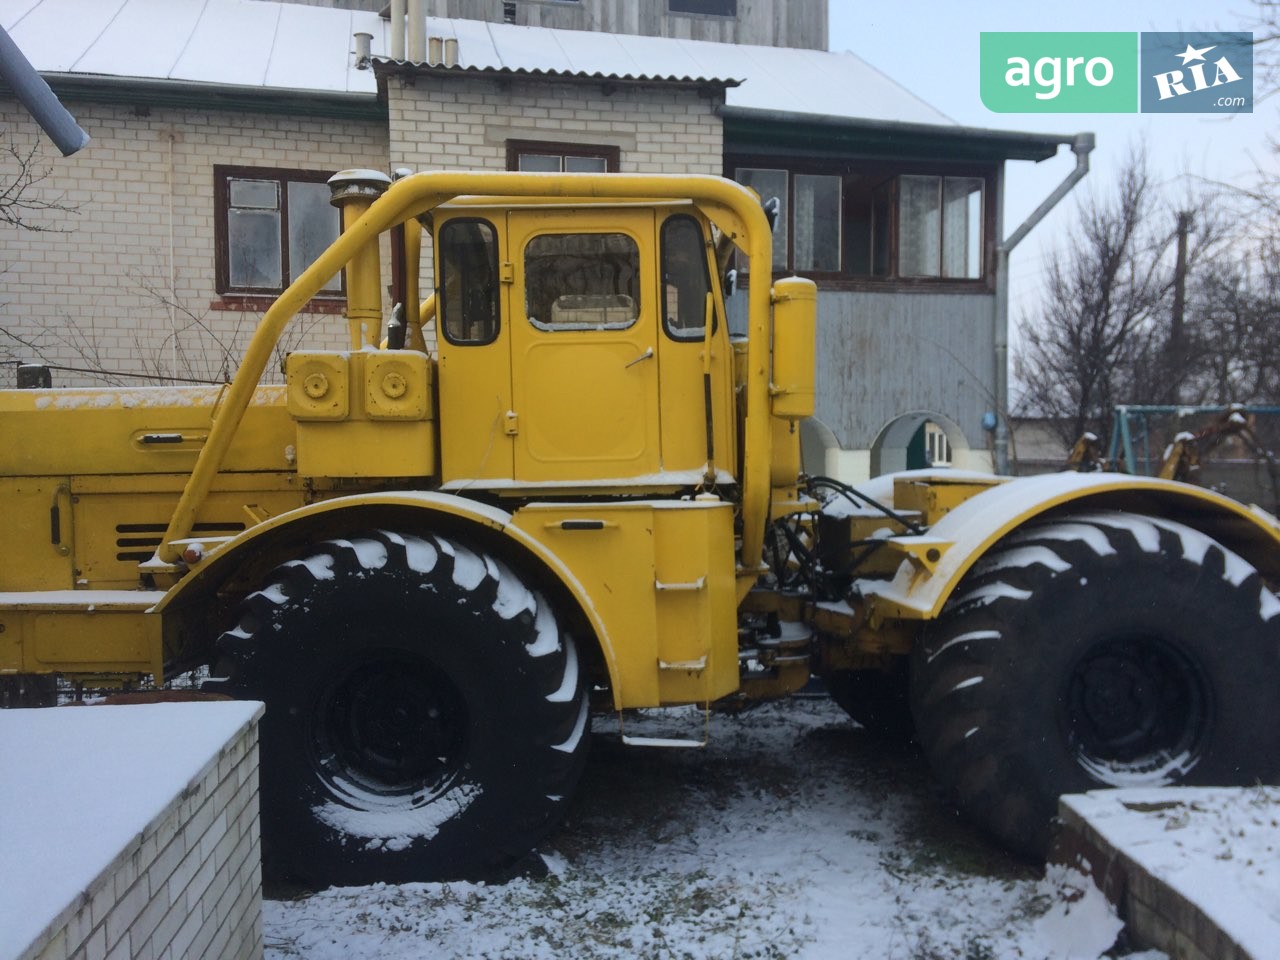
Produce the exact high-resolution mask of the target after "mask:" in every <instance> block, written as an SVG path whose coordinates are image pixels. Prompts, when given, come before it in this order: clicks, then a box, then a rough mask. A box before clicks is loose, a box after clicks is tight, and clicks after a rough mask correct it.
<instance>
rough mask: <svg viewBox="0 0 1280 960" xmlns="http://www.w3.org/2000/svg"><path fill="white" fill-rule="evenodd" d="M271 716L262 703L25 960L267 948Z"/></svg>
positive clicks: (241, 954) (119, 958) (224, 958)
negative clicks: (263, 788)
mask: <svg viewBox="0 0 1280 960" xmlns="http://www.w3.org/2000/svg"><path fill="white" fill-rule="evenodd" d="M85 709H86V710H89V709H93V710H98V709H101V710H118V709H129V708H119V707H101V708H85ZM261 716H262V708H261V706H259V707H258V709H257V712H256V714H254V716H253V720H252V721H251V722H250V723H248V724H245V725H244V726H243V727H242V728H241V730H240V731H239V733H238V734H236V736H235V737H234V738H233V739H232V740H230V741H229V742H228V743H227V744H226V746H225V747H224V748H223V749H222V750H221V751H220V752H219V754H218V755H217V756H216V757H215V758H213V759H211V760H210V761H209V763H208V764H206V765H205V767H204V769H203V770H202V771H201V773H200V774H198V775H197V776H196V777H195V778H194V779H193V780H192V781H191V783H190V784H189V785H188V786H187V787H186V789H185V790H183V791H182V793H181V794H179V795H178V796H176V797H174V798H173V800H172V801H171V802H170V803H169V804H168V805H167V806H166V807H165V808H164V809H163V811H162V812H161V813H160V815H159V816H158V817H156V818H155V819H154V820H153V821H152V822H151V823H150V824H149V825H148V826H147V827H146V828H145V829H144V830H143V831H142V833H141V834H140V835H138V836H137V837H136V838H135V839H134V840H133V842H132V843H130V844H129V846H128V847H126V849H124V850H122V851H121V852H120V854H119V855H118V856H117V857H116V859H115V861H114V862H113V863H112V864H111V865H110V866H109V867H108V868H107V869H106V870H105V871H103V872H102V873H101V874H100V875H99V876H98V878H97V880H96V881H94V882H93V883H92V884H91V885H90V886H89V887H88V888H87V889H86V890H85V891H84V893H83V894H82V895H81V896H80V897H79V898H78V902H77V904H74V905H72V906H71V907H69V908H68V909H67V910H64V911H63V913H62V915H61V916H60V917H59V918H58V919H57V920H55V921H54V922H53V923H52V924H51V925H50V928H49V930H48V932H47V936H45V937H42V938H41V939H40V940H38V941H37V942H36V943H35V944H34V945H33V946H32V947H31V948H30V949H29V950H28V951H27V952H26V953H24V954H21V955H20V960H96V958H105V960H160V958H173V960H179V958H192V960H194V958H202V957H208V958H211V960H214V958H216V960H253V958H259V957H261V956H262V953H263V941H262V876H261V866H260V863H261V850H260V846H259V834H258V720H259V719H260V718H261ZM86 813H89V812H88V811H87V812H86Z"/></svg>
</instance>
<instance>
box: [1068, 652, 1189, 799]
mask: <svg viewBox="0 0 1280 960" xmlns="http://www.w3.org/2000/svg"><path fill="white" fill-rule="evenodd" d="M1066 701H1067V712H1068V717H1067V723H1068V727H1069V731H1070V737H1071V741H1072V743H1073V746H1074V752H1075V755H1076V758H1077V760H1078V761H1079V763H1080V764H1081V766H1083V767H1084V768H1085V769H1086V770H1087V771H1088V772H1089V773H1090V774H1092V775H1093V776H1094V777H1095V778H1097V779H1099V780H1101V781H1103V782H1105V783H1110V784H1113V785H1122V784H1131V783H1137V782H1143V783H1148V782H1150V783H1158V782H1172V778H1173V777H1174V776H1176V774H1177V773H1179V772H1185V771H1186V770H1188V769H1190V768H1191V766H1194V764H1195V763H1196V762H1197V761H1198V760H1199V755H1200V750H1201V748H1202V746H1203V744H1204V741H1205V735H1206V732H1207V727H1208V722H1209V721H1208V717H1209V712H1208V709H1207V706H1208V702H1207V693H1206V690H1205V687H1204V683H1203V681H1202V679H1201V674H1200V672H1199V671H1198V670H1197V669H1196V667H1195V665H1194V664H1193V663H1192V662H1191V660H1190V659H1188V657H1187V656H1186V655H1185V654H1184V653H1182V652H1181V651H1180V650H1178V649H1177V648H1176V647H1174V646H1173V645H1171V644H1170V643H1168V642H1166V641H1164V640H1162V639H1159V638H1156V637H1148V636H1127V637H1118V638H1113V639H1110V640H1106V641H1103V642H1102V643H1099V644H1096V645H1095V646H1094V647H1093V648H1092V649H1091V650H1089V652H1088V653H1087V654H1086V655H1085V656H1084V657H1082V658H1081V660H1080V661H1079V662H1078V663H1077V664H1076V667H1075V669H1074V670H1073V671H1072V674H1071V679H1070V683H1069V688H1068V695H1067V698H1066Z"/></svg>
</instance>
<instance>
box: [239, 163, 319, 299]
mask: <svg viewBox="0 0 1280 960" xmlns="http://www.w3.org/2000/svg"><path fill="white" fill-rule="evenodd" d="M328 178H329V174H328V173H321V172H317V171H309V170H277V169H258V168H253V167H222V166H218V167H214V198H215V204H216V208H217V209H216V216H215V218H214V236H215V243H216V261H217V262H216V267H217V270H216V273H217V289H218V292H219V293H233V294H234V293H243V294H251V295H252V294H262V295H271V294H278V293H280V292H281V291H283V290H284V289H285V287H287V286H289V284H291V283H292V282H293V281H294V280H296V279H297V278H298V276H299V275H300V274H301V273H302V272H303V271H304V270H305V269H306V268H307V267H309V266H310V265H311V263H312V262H313V261H314V260H315V259H316V258H317V257H318V256H320V254H321V253H323V252H324V251H325V249H326V248H327V247H328V246H329V244H330V243H332V242H333V241H334V240H335V239H337V236H338V234H339V233H340V232H341V219H340V217H339V214H338V210H337V208H335V207H333V206H332V205H331V204H330V203H329V187H328V184H327V183H326V182H325V181H327V180H328ZM321 294H322V295H326V294H327V295H331V296H335V297H336V296H341V295H342V274H341V272H339V273H338V274H336V275H335V276H333V277H332V278H330V279H329V281H328V282H327V283H326V284H325V285H324V287H323V288H322V290H321Z"/></svg>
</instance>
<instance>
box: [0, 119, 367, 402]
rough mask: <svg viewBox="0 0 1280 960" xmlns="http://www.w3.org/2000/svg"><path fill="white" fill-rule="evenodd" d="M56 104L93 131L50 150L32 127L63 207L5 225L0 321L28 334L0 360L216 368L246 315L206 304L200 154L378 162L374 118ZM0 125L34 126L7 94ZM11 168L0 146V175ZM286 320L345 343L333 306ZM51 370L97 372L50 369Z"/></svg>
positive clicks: (209, 163) (181, 370)
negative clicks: (26, 222) (20, 225)
mask: <svg viewBox="0 0 1280 960" xmlns="http://www.w3.org/2000/svg"><path fill="white" fill-rule="evenodd" d="M67 105H68V107H69V108H70V109H71V110H72V112H73V113H75V115H76V118H77V119H78V120H79V122H80V125H81V126H82V127H84V128H85V129H86V130H87V131H88V132H89V134H90V135H91V136H92V137H93V141H92V142H91V143H90V144H89V146H88V147H86V148H85V149H84V150H82V151H80V153H78V154H75V155H74V156H72V157H60V156H58V155H57V152H56V151H55V150H53V149H52V148H51V147H49V146H48V142H47V140H44V139H43V136H42V135H41V141H40V142H41V148H42V149H41V153H40V167H41V169H47V170H48V174H49V175H48V177H47V179H46V180H45V181H44V182H43V183H42V184H41V185H40V193H41V194H42V195H43V196H44V197H46V198H50V199H58V200H60V202H62V203H64V204H67V205H69V206H71V207H73V208H74V213H56V212H54V213H47V214H46V213H37V214H35V215H34V219H35V221H36V222H37V223H39V224H40V225H41V226H43V227H46V228H48V229H47V230H45V231H43V232H38V233H33V232H29V231H15V230H13V229H7V230H6V237H5V245H4V251H3V253H2V254H0V269H2V270H3V272H2V273H0V329H3V330H6V331H8V332H9V333H10V334H12V335H13V336H16V337H19V338H21V339H22V340H23V341H26V343H27V344H29V345H30V346H23V345H21V344H19V343H17V342H15V341H14V340H13V339H12V338H11V337H2V336H0V360H9V359H23V358H27V359H36V358H37V357H42V358H44V359H45V360H47V361H49V362H53V363H58V364H63V365H66V366H93V367H96V368H99V369H109V370H122V371H126V372H132V373H153V372H161V373H166V374H168V373H173V372H176V373H177V374H178V375H184V376H194V377H211V378H215V379H216V378H218V377H219V375H220V373H221V368H222V360H221V358H222V355H223V353H224V350H225V352H227V353H229V354H230V355H231V357H232V369H233V370H234V364H235V363H236V362H238V360H239V357H240V353H241V351H242V350H243V348H244V346H245V344H246V343H247V342H248V338H249V336H250V335H251V334H252V332H253V329H254V326H255V324H256V323H257V320H258V319H259V314H258V313H255V312H252V311H227V310H218V309H211V304H213V303H214V302H215V301H217V300H218V299H219V298H218V295H217V293H216V292H215V283H214V278H215V272H214V266H215V265H214V195H213V167H214V165H215V164H228V165H242V166H264V167H283V168H289V169H304V170H318V171H329V172H331V171H334V170H340V169H343V168H346V167H357V166H358V167H373V168H377V169H384V168H385V167H386V160H387V133H386V125H385V123H384V122H383V121H381V120H370V121H356V120H334V119H320V118H299V117H284V116H273V115H267V114H256V113H239V112H236V113H233V112H229V111H204V112H196V111H190V110H180V109H170V108H154V109H152V108H148V107H145V106H137V107H129V106H113V105H103V104H86V103H77V102H74V101H70V102H68V104H67ZM0 130H3V131H4V133H3V134H0V136H3V137H4V138H5V139H7V140H13V141H14V142H15V143H16V145H18V146H19V147H20V148H25V147H29V146H30V145H31V143H32V142H34V140H35V138H36V137H37V130H36V127H35V124H34V122H33V121H32V120H31V118H30V117H29V116H28V115H27V114H26V112H25V111H23V110H22V108H20V107H19V106H18V105H17V104H16V103H15V102H14V101H11V100H0ZM13 170H14V163H13V161H12V159H11V158H9V157H7V156H4V157H0V182H7V180H8V179H9V178H10V177H11V176H12V173H13ZM171 228H172V238H171V237H170V230H171ZM171 266H172V283H171V277H170V268H171ZM164 299H170V300H172V301H173V302H174V303H175V304H176V307H175V309H173V310H172V311H171V310H170V308H169V307H168V306H167V305H166V304H165V303H164V302H163V301H164ZM299 321H301V325H299V326H298V328H297V329H299V330H301V329H303V328H304V327H308V326H309V327H310V329H311V330H313V331H317V330H318V331H322V332H323V333H324V334H326V335H327V337H326V339H327V341H328V342H325V343H322V344H321V346H343V345H345V343H346V336H347V333H346V331H347V325H346V321H345V320H344V319H343V318H342V317H340V316H333V315H326V316H312V317H300V318H299ZM175 331H176V337H175ZM13 371H14V368H13V365H12V364H6V365H5V366H4V368H3V370H0V386H12V385H13ZM54 382H55V384H58V385H65V386H72V385H88V384H92V383H101V382H102V381H101V380H95V379H92V378H85V377H76V376H73V375H71V374H66V373H56V374H55V378H54ZM122 382H130V383H137V382H141V381H134V380H129V381H122Z"/></svg>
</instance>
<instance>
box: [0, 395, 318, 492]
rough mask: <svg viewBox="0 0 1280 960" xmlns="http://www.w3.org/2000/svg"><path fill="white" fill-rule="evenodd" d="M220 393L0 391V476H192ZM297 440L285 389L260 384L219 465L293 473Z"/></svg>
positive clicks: (228, 468)
mask: <svg viewBox="0 0 1280 960" xmlns="http://www.w3.org/2000/svg"><path fill="white" fill-rule="evenodd" d="M221 396H222V388H220V387H136V388H97V389H59V390H3V391H0V419H3V421H4V442H3V443H0V475H3V476H10V477H13V476H49V475H59V474H62V475H71V474H78V475H87V474H97V475H107V474H130V473H133V474H140V473H180V472H187V473H189V472H190V471H191V469H192V468H193V467H194V466H195V463H196V458H197V456H198V455H199V453H200V451H201V449H203V447H204V444H205V441H206V440H207V438H208V436H209V433H210V430H211V429H212V422H213V414H214V411H215V409H217V406H218V404H219V402H220V399H221ZM294 442H295V437H294V428H293V421H292V420H291V419H290V417H289V416H288V413H287V412H286V410H285V388H284V387H283V386H278V387H262V388H260V389H258V390H257V392H256V394H255V396H254V403H253V406H252V407H251V408H250V409H249V410H248V412H247V413H246V414H245V417H244V421H243V423H242V425H241V428H240V429H239V430H238V431H237V432H236V434H235V436H234V437H233V438H231V442H230V446H229V449H228V451H227V456H226V461H225V463H224V468H225V469H226V470H227V471H247V470H288V469H291V467H292V465H291V464H290V462H289V452H290V450H291V448H292V447H293V444H294Z"/></svg>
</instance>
